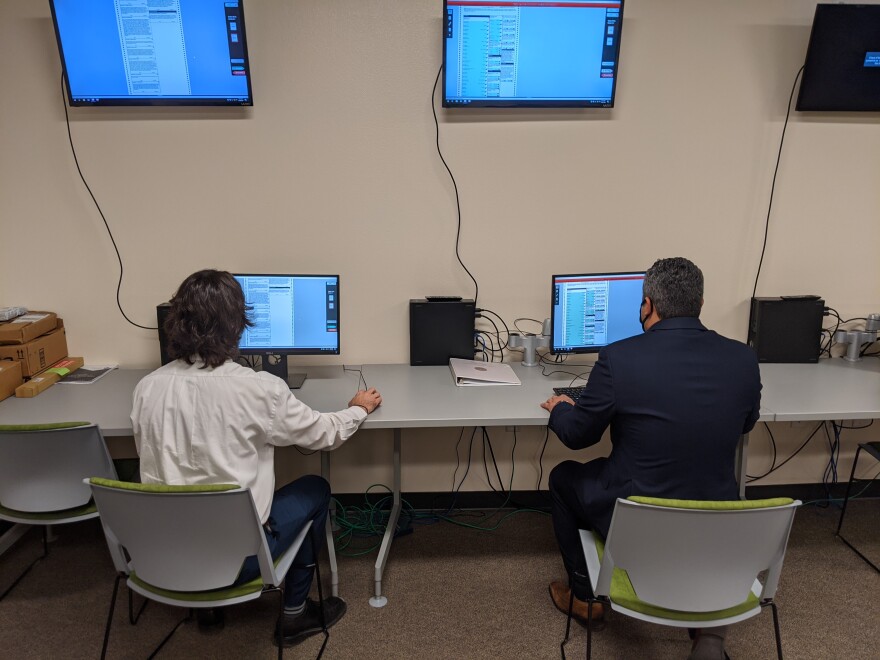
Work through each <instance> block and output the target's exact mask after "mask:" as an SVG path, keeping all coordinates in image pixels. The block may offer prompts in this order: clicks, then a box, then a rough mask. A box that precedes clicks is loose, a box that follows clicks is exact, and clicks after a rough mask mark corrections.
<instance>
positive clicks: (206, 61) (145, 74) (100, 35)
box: [49, 0, 253, 106]
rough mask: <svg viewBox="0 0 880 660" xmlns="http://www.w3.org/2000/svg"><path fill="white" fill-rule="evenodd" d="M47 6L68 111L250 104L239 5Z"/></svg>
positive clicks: (128, 1) (218, 0)
mask: <svg viewBox="0 0 880 660" xmlns="http://www.w3.org/2000/svg"><path fill="white" fill-rule="evenodd" d="M49 2H50V5H51V7H52V19H53V21H54V23H55V36H56V37H57V39H58V49H59V51H60V52H61V61H62V65H63V67H64V75H65V78H66V80H67V92H68V100H69V102H70V105H72V106H92V105H253V96H252V95H251V76H250V67H249V64H248V52H247V40H246V37H245V27H244V9H243V6H242V5H243V2H242V0H49Z"/></svg>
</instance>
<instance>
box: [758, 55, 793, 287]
mask: <svg viewBox="0 0 880 660" xmlns="http://www.w3.org/2000/svg"><path fill="white" fill-rule="evenodd" d="M803 72H804V67H801V68H800V69H799V70H798V72H797V75H796V76H795V77H794V83H792V85H791V94H790V95H789V97H788V108H787V110H786V112H785V123H784V124H783V125H782V137H781V138H780V139H779V152H778V153H777V154H776V168H775V169H774V170H773V183H772V184H771V185H770V203H769V204H768V205H767V220H766V221H765V223H764V245H763V246H762V247H761V259H760V261H758V272H757V273H756V274H755V286H754V288H753V289H752V298H754V297H755V293H756V292H757V291H758V278H759V277H760V276H761V266H762V265H763V264H764V252H765V251H766V250H767V233H768V232H769V230H770V210H771V209H772V208H773V193H774V191H775V190H776V175H777V174H778V173H779V161H780V160H782V145H783V143H784V142H785V129H786V128H787V127H788V118H789V115H791V101H792V99H793V98H794V90H795V88H796V87H797V82H798V78H800V77H801V74H802V73H803Z"/></svg>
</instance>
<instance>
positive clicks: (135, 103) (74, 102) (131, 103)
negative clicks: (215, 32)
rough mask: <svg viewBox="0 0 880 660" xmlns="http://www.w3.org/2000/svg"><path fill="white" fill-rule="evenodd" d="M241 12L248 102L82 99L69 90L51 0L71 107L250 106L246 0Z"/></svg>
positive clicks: (52, 7) (51, 0)
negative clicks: (245, 14) (245, 15)
mask: <svg viewBox="0 0 880 660" xmlns="http://www.w3.org/2000/svg"><path fill="white" fill-rule="evenodd" d="M238 6H239V13H240V20H239V23H240V29H239V30H238V32H239V33H240V34H241V44H242V48H243V49H244V68H245V78H247V95H248V98H247V100H246V101H229V100H224V99H206V98H193V97H190V96H169V97H163V98H156V97H150V98H135V97H124V98H100V99H98V100H96V101H83V100H78V97H77V98H74V96H73V92H72V91H71V89H70V79H69V78H68V77H67V58H66V57H65V56H64V46H63V44H62V42H61V32H60V31H59V29H58V18H57V17H56V16H55V0H49V8H50V10H51V12H52V25H53V27H54V29H55V41H56V43H57V44H58V54H59V56H60V57H61V73H62V75H63V76H64V87H65V90H66V92H67V103H68V105H69V106H70V107H72V108H77V107H80V108H86V107H87V108H94V107H140V108H143V107H162V106H164V107H169V106H170V107H186V106H201V107H222V108H240V107H250V106H253V104H254V94H253V89H252V88H251V59H250V55H249V54H248V48H247V29H246V28H247V26H246V25H245V22H246V21H245V17H244V0H238Z"/></svg>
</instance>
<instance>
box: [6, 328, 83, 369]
mask: <svg viewBox="0 0 880 660" xmlns="http://www.w3.org/2000/svg"><path fill="white" fill-rule="evenodd" d="M66 357H67V335H66V334H65V332H64V322H63V321H62V320H61V319H57V327H56V328H55V330H53V331H52V332H50V333H49V334H46V335H43V336H42V337H38V338H37V339H34V340H33V341H29V342H28V343H26V344H20V345H17V346H14V345H5V344H0V360H9V359H11V360H18V361H19V362H20V363H21V375H22V376H24V377H25V378H30V377H31V376H35V375H37V374H38V373H40V372H41V371H42V370H43V369H46V368H47V367H50V366H52V365H53V364H55V363H56V362H58V360H62V359H64V358H66Z"/></svg>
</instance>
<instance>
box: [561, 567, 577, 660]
mask: <svg viewBox="0 0 880 660" xmlns="http://www.w3.org/2000/svg"><path fill="white" fill-rule="evenodd" d="M572 607H574V589H571V583H569V592H568V617H566V620H565V637H564V638H563V640H562V644H560V645H559V652H560V653H561V654H562V660H566V658H565V645H566V644H568V636H569V634H570V633H571V610H572Z"/></svg>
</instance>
